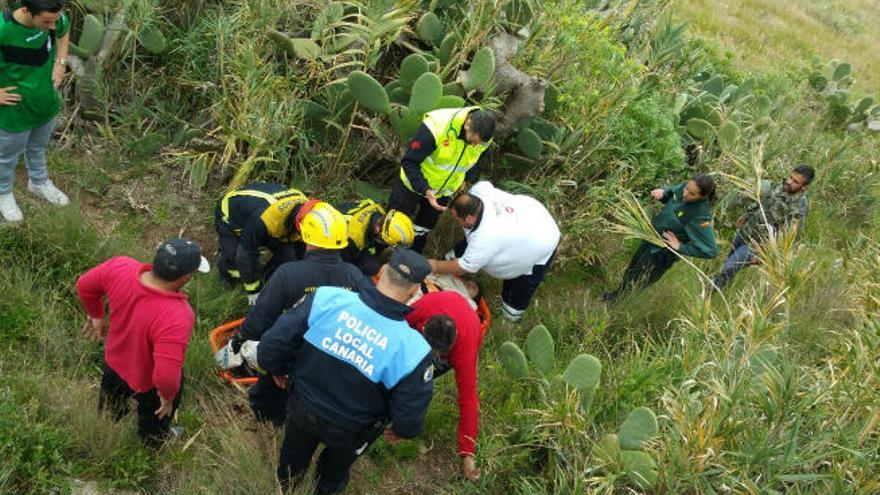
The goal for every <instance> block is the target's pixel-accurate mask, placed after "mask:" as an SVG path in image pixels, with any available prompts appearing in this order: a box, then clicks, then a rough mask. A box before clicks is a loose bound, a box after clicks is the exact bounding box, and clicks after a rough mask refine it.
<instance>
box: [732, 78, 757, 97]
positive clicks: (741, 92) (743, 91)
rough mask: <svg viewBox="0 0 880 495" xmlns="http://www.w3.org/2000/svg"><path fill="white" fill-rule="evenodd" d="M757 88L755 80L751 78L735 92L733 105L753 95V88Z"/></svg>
mask: <svg viewBox="0 0 880 495" xmlns="http://www.w3.org/2000/svg"><path fill="white" fill-rule="evenodd" d="M754 87H755V79H754V78H749V79H746V80H745V81H743V83H742V84H740V85H739V86H737V88H736V91H734V92H733V95H731V97H730V102H731V103H738V102H740V101H742V100H744V99H746V98H747V97H748V96H750V95H751V94H752V88H754Z"/></svg>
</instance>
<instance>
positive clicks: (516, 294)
mask: <svg viewBox="0 0 880 495" xmlns="http://www.w3.org/2000/svg"><path fill="white" fill-rule="evenodd" d="M466 250H467V239H462V240H461V241H459V242H458V243H457V244H456V245H455V247H454V248H452V252H453V253H455V257H456V258H461V257H462V256H464V252H465V251H466ZM554 258H556V251H555V250H554V251H553V254H551V255H550V258H549V259H548V260H547V262H546V263H544V264H543V265H535V266H533V267H532V273H530V274H528V275H520V276H519V277H516V278H511V279H508V280H505V281H503V282H501V302H503V303H504V304H506V305H508V306H510V307H511V308H513V309H515V310H517V311H519V312H522V311H525V310H526V308H528V307H529V303H531V302H532V296H534V295H535V292H536V291H537V290H538V286H540V285H541V282H543V281H544V277H546V275H547V270H549V269H550V266H551V265H552V264H553V259H554Z"/></svg>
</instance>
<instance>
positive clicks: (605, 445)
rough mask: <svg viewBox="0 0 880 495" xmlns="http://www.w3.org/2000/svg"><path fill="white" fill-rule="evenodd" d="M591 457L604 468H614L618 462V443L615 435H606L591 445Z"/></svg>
mask: <svg viewBox="0 0 880 495" xmlns="http://www.w3.org/2000/svg"><path fill="white" fill-rule="evenodd" d="M593 457H595V458H596V460H598V461H599V462H601V463H602V464H604V465H605V466H615V465H617V464H618V463H619V462H620V441H619V440H618V439H617V435H615V434H613V433H608V434H607V435H605V436H603V437H602V438H601V439H600V440H599V441H598V442H597V443H596V444H595V445H593Z"/></svg>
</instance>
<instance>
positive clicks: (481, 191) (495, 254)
mask: <svg viewBox="0 0 880 495" xmlns="http://www.w3.org/2000/svg"><path fill="white" fill-rule="evenodd" d="M449 211H450V212H451V213H452V217H453V218H454V219H455V220H456V221H457V222H458V224H459V225H461V227H462V228H463V229H464V234H465V238H464V240H463V241H462V242H460V243H459V244H458V245H456V246H455V249H454V250H453V251H451V252H450V253H448V254H447V255H446V258H447V259H446V260H445V261H443V260H430V262H431V267H432V268H433V270H434V273H437V274H444V273H452V274H457V275H462V274H465V273H476V272H478V271H480V270H483V271H485V272H486V273H488V274H489V275H491V276H493V277H496V278H500V279H502V280H503V281H504V283H503V285H502V288H501V310H502V312H503V314H504V317H505V318H507V319H508V320H511V321H517V320H519V319H520V318H521V317H522V315H523V313H524V312H525V310H526V308H527V307H528V306H529V302H531V300H532V295H534V293H535V291H536V290H537V289H538V286H539V285H540V284H541V282H542V281H543V280H544V274H545V273H546V272H547V269H548V268H549V267H550V263H551V262H552V261H553V256H554V255H555V254H556V246H557V245H558V244H559V237H560V234H559V227H557V226H556V221H555V220H553V217H552V216H550V212H549V211H547V208H545V207H544V205H542V204H541V203H540V202H538V200H536V199H534V198H531V197H529V196H524V195H520V194H510V193H507V192H504V191H502V190H501V189H496V188H495V187H494V186H493V185H492V184H491V183H489V182H487V181H481V182H477V183H476V184H474V186H473V187H472V188H471V189H470V191H468V192H467V193H465V194H462V195H460V196H459V197H458V198H456V199H455V201H453V203H452V205H451V206H450V207H449Z"/></svg>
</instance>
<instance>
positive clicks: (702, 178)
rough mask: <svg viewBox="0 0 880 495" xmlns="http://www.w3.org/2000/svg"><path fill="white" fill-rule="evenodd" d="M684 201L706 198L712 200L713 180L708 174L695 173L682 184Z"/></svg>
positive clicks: (713, 191)
mask: <svg viewBox="0 0 880 495" xmlns="http://www.w3.org/2000/svg"><path fill="white" fill-rule="evenodd" d="M682 196H684V202H685V203H693V202H694V201H700V200H702V199H706V200H708V201H712V200H713V199H715V180H714V179H712V176H711V175H709V174H696V175H694V176H693V177H691V179H690V180H689V181H687V184H685V186H684V193H683V194H682Z"/></svg>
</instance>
